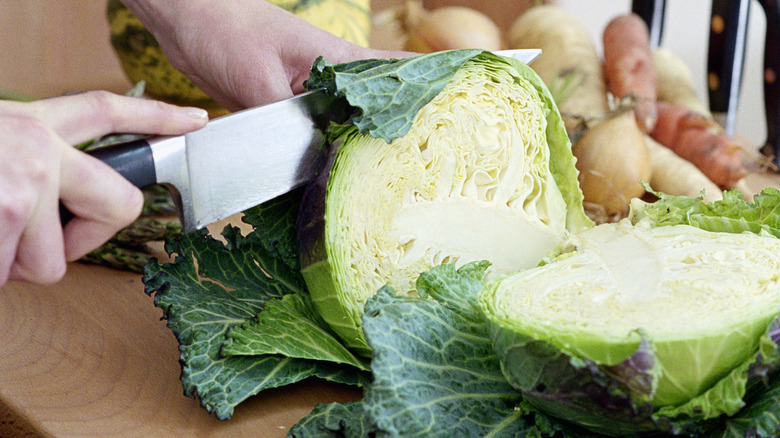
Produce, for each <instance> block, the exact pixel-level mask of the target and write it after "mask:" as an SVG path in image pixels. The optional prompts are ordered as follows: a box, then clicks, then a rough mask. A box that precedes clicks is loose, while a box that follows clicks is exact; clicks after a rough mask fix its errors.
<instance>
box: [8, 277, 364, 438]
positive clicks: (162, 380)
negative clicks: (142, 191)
mask: <svg viewBox="0 0 780 438" xmlns="http://www.w3.org/2000/svg"><path fill="white" fill-rule="evenodd" d="M161 316H162V312H161V310H160V309H157V308H156V307H154V304H153V301H152V298H150V297H149V296H147V295H146V294H145V293H144V291H143V284H142V283H141V280H140V276H139V274H134V273H128V272H120V271H116V270H112V269H108V268H103V267H98V266H91V265H84V264H79V263H76V264H72V265H71V266H70V267H69V270H68V273H67V275H66V277H65V278H64V279H63V280H62V281H61V282H59V283H57V284H55V285H52V286H36V285H31V284H24V283H10V284H7V285H5V286H4V287H2V288H0V327H1V328H2V329H0V436H2V437H16V436H57V437H65V436H144V437H147V436H212V435H215V434H219V436H226V437H233V436H262V437H283V436H285V435H286V433H287V430H288V428H289V427H290V426H292V425H293V424H295V423H296V422H297V421H298V420H299V419H301V418H303V417H304V416H306V415H307V414H308V413H309V412H310V411H311V409H312V407H313V406H314V405H315V404H316V403H318V402H331V401H347V400H355V399H359V398H360V396H361V394H360V391H358V390H356V389H353V388H349V387H345V386H339V385H335V384H328V383H324V382H318V381H309V382H304V383H301V384H297V385H292V386H289V387H286V388H284V389H278V390H269V391H265V392H263V393H262V395H261V396H259V397H255V398H253V399H251V400H249V401H247V402H246V403H245V404H243V405H240V406H239V407H238V409H236V412H235V415H234V417H233V419H231V420H229V421H220V420H217V419H216V417H214V416H212V415H210V414H208V413H207V412H206V411H205V410H204V409H202V408H201V407H200V406H199V403H198V402H197V401H195V400H193V399H190V398H187V397H185V396H184V395H183V392H182V388H181V384H180V381H179V373H180V371H181V368H180V366H179V363H178V356H179V353H178V343H177V342H176V339H175V338H174V336H173V334H172V333H171V331H170V330H169V329H168V328H167V327H166V325H165V321H162V320H161Z"/></svg>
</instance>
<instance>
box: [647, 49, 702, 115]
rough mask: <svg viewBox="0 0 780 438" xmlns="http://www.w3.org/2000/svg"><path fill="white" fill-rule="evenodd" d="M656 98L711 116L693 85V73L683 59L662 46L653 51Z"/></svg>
mask: <svg viewBox="0 0 780 438" xmlns="http://www.w3.org/2000/svg"><path fill="white" fill-rule="evenodd" d="M653 66H654V68H655V74H656V78H657V86H658V100H661V101H664V102H669V103H673V104H675V105H680V106H683V107H685V108H688V109H690V110H691V111H694V112H696V113H699V114H702V115H704V116H707V117H709V118H712V114H711V113H710V110H709V108H708V107H707V105H706V104H705V103H704V100H703V99H702V98H701V97H700V96H699V93H698V92H697V91H696V88H695V87H694V85H693V73H691V69H690V68H689V67H688V65H687V64H686V63H685V61H684V60H683V59H682V58H680V57H679V56H677V54H675V53H674V52H672V51H671V50H669V49H665V48H663V47H659V48H657V49H655V50H654V51H653Z"/></svg>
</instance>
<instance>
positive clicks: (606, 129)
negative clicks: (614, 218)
mask: <svg viewBox="0 0 780 438" xmlns="http://www.w3.org/2000/svg"><path fill="white" fill-rule="evenodd" d="M572 152H573V153H574V156H575V157H577V170H579V172H580V175H579V182H580V189H581V190H582V194H583V195H584V197H585V202H586V203H591V204H596V205H599V206H601V207H603V209H604V210H605V213H606V214H607V215H615V214H617V215H625V214H626V213H627V212H628V208H629V203H630V201H631V199H633V198H638V197H641V196H642V195H644V194H645V188H644V187H643V186H642V184H641V183H642V182H645V183H646V182H649V181H650V177H651V174H652V163H651V161H650V152H649V150H648V148H647V144H646V143H645V139H644V134H643V133H642V130H641V129H640V128H639V126H638V125H637V123H636V120H635V116H634V112H633V111H632V110H627V111H622V112H620V113H617V114H614V115H612V116H610V117H609V118H607V119H606V120H604V121H602V122H600V123H598V124H597V125H595V126H593V127H591V128H589V129H588V130H587V131H586V132H585V133H584V134H583V135H582V137H580V138H579V139H578V140H577V142H576V143H575V144H574V147H573V148H572Z"/></svg>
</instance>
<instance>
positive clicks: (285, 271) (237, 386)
mask: <svg viewBox="0 0 780 438" xmlns="http://www.w3.org/2000/svg"><path fill="white" fill-rule="evenodd" d="M223 237H224V238H225V242H224V243H223V242H220V241H218V240H216V239H214V238H212V237H210V236H207V235H206V233H205V232H194V233H190V234H186V235H184V236H182V237H181V238H180V239H179V240H172V241H169V242H168V243H167V245H166V250H167V251H168V252H169V253H171V254H172V253H176V254H177V256H176V258H175V260H174V262H173V263H167V264H160V263H158V262H157V261H156V260H152V261H150V263H149V264H147V266H146V268H145V271H144V283H145V284H146V291H147V293H148V294H150V295H152V294H154V302H155V305H156V306H157V307H160V308H161V309H162V310H163V317H164V318H165V319H167V320H168V327H169V328H170V329H171V330H172V331H173V333H174V335H175V336H176V338H177V340H178V341H179V344H180V347H179V349H180V352H181V365H182V374H181V381H182V386H183V388H184V392H185V394H186V395H187V396H190V397H195V396H196V395H197V397H198V398H199V399H200V401H201V404H202V405H203V407H205V408H206V409H207V410H208V411H209V412H213V413H215V414H216V416H217V417H218V418H220V419H226V418H230V417H231V416H232V412H233V409H234V407H235V406H236V405H237V404H238V403H240V402H241V401H243V400H245V399H246V398H247V397H249V396H251V395H254V394H256V393H258V392H259V391H261V390H263V389H266V388H273V387H278V386H282V385H287V384H290V383H294V382H297V381H300V380H302V379H305V378H308V377H312V376H316V377H320V378H323V379H327V380H332V381H335V382H340V383H347V384H352V385H361V384H363V379H364V378H365V375H364V374H362V373H359V372H356V371H355V368H354V367H351V366H344V365H339V364H334V363H328V362H323V361H316V360H304V359H295V358H289V357H283V356H279V355H259V356H238V357H223V356H222V355H221V354H220V350H221V348H222V345H223V343H224V342H225V341H226V334H227V332H228V330H229V329H230V328H232V327H236V326H240V325H241V324H244V323H246V322H247V321H249V320H251V319H252V318H254V317H255V316H256V315H257V314H258V313H259V312H261V311H262V310H263V309H264V308H265V304H266V302H267V301H268V300H273V299H279V298H281V297H283V296H284V295H287V294H291V293H297V294H301V293H304V292H303V291H304V289H303V282H302V279H301V278H300V273H299V272H298V271H297V270H294V269H292V268H291V266H290V265H289V264H288V263H286V262H285V261H284V260H283V259H282V258H281V257H278V256H277V255H275V254H272V253H270V252H269V251H268V250H266V247H267V244H266V243H265V242H264V241H263V240H261V237H266V238H267V237H269V236H263V235H261V233H258V234H254V233H250V234H249V235H247V236H246V237H244V236H242V235H241V233H240V232H239V230H238V229H237V228H235V227H230V226H229V227H226V228H225V230H224V231H223ZM196 264H197V269H196Z"/></svg>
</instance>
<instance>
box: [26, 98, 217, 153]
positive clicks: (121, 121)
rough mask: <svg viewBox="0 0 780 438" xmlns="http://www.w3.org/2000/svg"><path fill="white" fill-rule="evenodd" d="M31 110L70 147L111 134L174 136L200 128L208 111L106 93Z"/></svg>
mask: <svg viewBox="0 0 780 438" xmlns="http://www.w3.org/2000/svg"><path fill="white" fill-rule="evenodd" d="M29 105H30V111H31V112H32V113H33V114H34V115H35V116H36V117H38V118H39V119H40V120H41V121H42V122H43V123H45V124H46V125H48V126H50V127H51V128H52V129H53V130H54V131H55V132H56V133H57V134H59V135H60V136H62V138H63V139H64V140H65V141H66V142H68V143H70V144H78V143H81V142H84V141H87V140H91V139H94V138H97V137H101V136H103V135H106V134H112V133H134V134H160V135H174V134H182V133H185V132H189V131H193V130H196V129H199V128H201V127H203V125H205V124H206V122H207V121H208V112H206V110H204V109H201V108H195V107H179V106H176V105H171V104H167V103H163V102H160V101H156V100H150V99H142V98H137V97H128V96H121V95H118V94H114V93H109V92H107V91H89V92H86V93H81V94H76V95H70V96H61V97H54V98H50V99H43V100H39V101H35V102H31V103H29Z"/></svg>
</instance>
